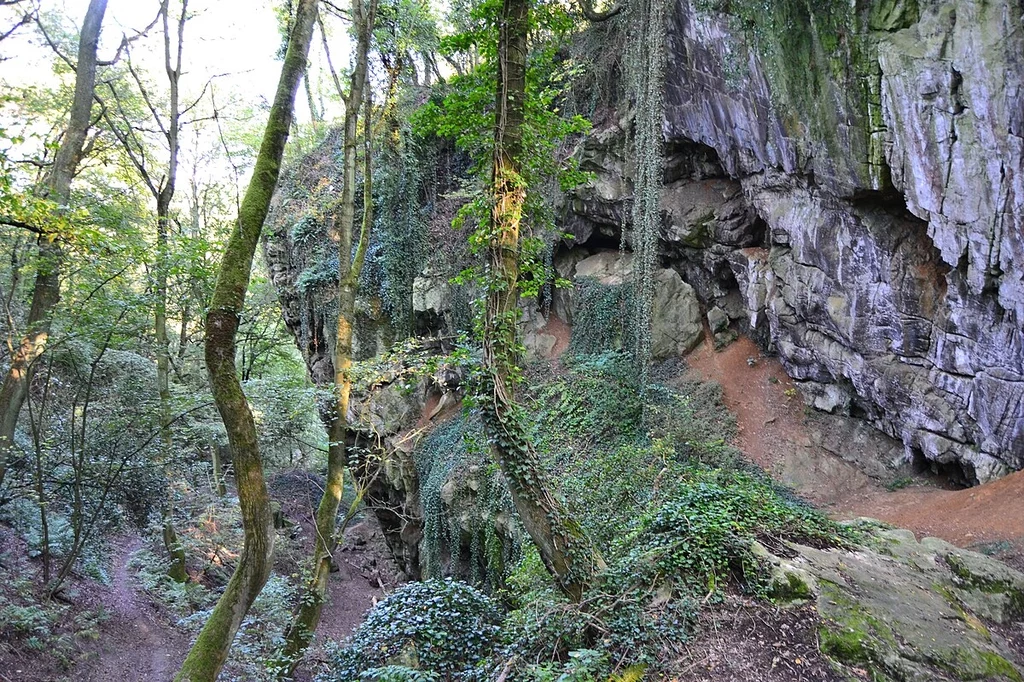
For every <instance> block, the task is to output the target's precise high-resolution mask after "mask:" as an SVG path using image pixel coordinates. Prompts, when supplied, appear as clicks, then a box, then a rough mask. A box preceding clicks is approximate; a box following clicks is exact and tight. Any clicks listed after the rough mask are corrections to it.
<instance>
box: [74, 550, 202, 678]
mask: <svg viewBox="0 0 1024 682" xmlns="http://www.w3.org/2000/svg"><path fill="white" fill-rule="evenodd" d="M142 544H143V543H142V540H141V539H140V538H139V537H138V536H134V535H133V536H128V537H125V538H122V539H120V540H119V541H117V542H116V543H115V548H116V554H115V556H114V568H113V572H112V578H113V580H112V582H111V586H110V588H109V593H108V594H105V595H102V597H101V601H102V603H103V604H104V605H105V606H106V607H107V608H108V609H109V610H110V620H108V621H106V622H105V623H104V624H103V626H102V634H101V637H100V639H99V649H98V650H97V652H96V653H97V655H98V659H97V660H96V661H95V662H94V663H93V664H92V665H91V666H88V667H87V669H85V670H81V671H77V672H76V675H75V678H74V679H76V680H80V681H81V682H112V681H114V680H117V681H118V682H122V681H123V682H167V680H170V679H171V678H172V677H173V676H174V673H175V672H176V671H177V669H178V666H179V665H180V664H181V661H182V660H183V659H184V657H185V653H186V652H187V650H188V641H186V639H185V637H184V636H183V635H182V634H181V633H180V632H177V631H176V630H174V629H173V628H172V627H171V626H170V625H167V624H165V623H163V622H162V621H161V620H160V618H159V616H158V613H159V612H158V610H157V609H156V607H155V606H154V605H153V604H152V603H151V602H150V601H149V599H148V598H147V597H146V596H145V595H144V594H142V593H140V592H139V591H138V590H136V589H135V577H134V576H133V575H132V573H131V572H130V571H129V570H128V560H129V559H130V558H131V556H132V554H133V553H135V552H136V551H137V550H138V549H139V548H141V547H142Z"/></svg>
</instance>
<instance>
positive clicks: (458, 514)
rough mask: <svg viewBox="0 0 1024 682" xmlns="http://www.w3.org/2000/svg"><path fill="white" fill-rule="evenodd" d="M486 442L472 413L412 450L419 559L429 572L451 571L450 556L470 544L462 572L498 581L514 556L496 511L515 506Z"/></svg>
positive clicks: (507, 513)
mask: <svg viewBox="0 0 1024 682" xmlns="http://www.w3.org/2000/svg"><path fill="white" fill-rule="evenodd" d="M485 442H486V437H485V436H484V432H483V426H482V424H481V423H480V421H479V419H478V418H477V417H475V416H473V417H469V418H467V419H454V420H452V421H449V422H447V423H445V424H443V425H441V426H439V427H438V428H436V429H435V430H434V431H433V432H432V433H431V434H430V435H429V436H427V437H426V438H425V439H424V440H423V442H422V443H421V444H420V446H419V447H418V448H417V450H416V468H417V472H418V475H419V480H420V499H421V500H422V504H423V544H422V546H421V557H422V558H421V561H422V564H423V572H424V574H425V575H427V576H431V577H440V576H441V575H444V574H445V573H446V572H448V573H451V572H452V571H453V570H454V569H455V568H456V567H455V566H453V565H452V562H451V561H450V560H451V559H452V558H456V559H457V558H458V557H459V556H460V554H461V552H462V549H463V545H464V544H468V550H469V565H468V569H469V572H468V574H465V575H462V576H460V577H462V578H464V579H466V580H471V581H473V582H475V583H477V584H483V583H485V582H489V583H490V584H491V585H498V584H501V582H502V580H503V577H504V576H503V573H504V567H505V565H506V564H508V563H510V562H511V561H513V560H514V557H515V556H516V555H517V552H518V547H517V546H515V543H513V542H511V541H512V540H513V538H510V537H506V536H504V535H502V534H501V531H499V528H498V527H497V526H496V520H497V518H498V517H499V515H504V516H505V517H506V518H507V517H509V516H510V515H512V514H513V513H514V511H513V510H514V508H515V507H514V505H513V504H512V499H511V496H510V495H509V492H508V486H507V485H506V484H505V479H504V477H503V476H502V475H501V472H500V470H499V469H498V467H497V466H495V465H493V464H491V463H490V462H489V457H488V456H487V451H486V447H485ZM446 486H447V487H449V491H448V499H447V500H446V499H445V493H444V489H445V487H446ZM502 530H504V531H505V532H507V529H502ZM466 537H468V543H464V538H466ZM445 559H449V562H447V571H446V570H445V569H446V561H445ZM485 570H486V574H485Z"/></svg>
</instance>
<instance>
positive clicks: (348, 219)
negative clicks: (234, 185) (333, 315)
mask: <svg viewBox="0 0 1024 682" xmlns="http://www.w3.org/2000/svg"><path fill="white" fill-rule="evenodd" d="M376 12H377V0H369V3H368V4H367V6H366V7H364V6H363V0H352V20H353V22H354V24H355V25H356V27H357V30H358V38H357V40H356V55H355V57H356V58H355V68H354V69H353V70H352V80H351V82H350V84H349V92H348V95H347V96H346V97H345V124H344V125H345V142H344V148H343V153H342V157H343V158H342V190H341V197H340V199H339V203H338V205H337V207H336V215H337V222H336V223H335V229H336V231H337V233H338V324H337V328H336V330H335V346H334V390H335V405H334V413H333V414H332V415H331V417H332V419H331V421H330V422H329V424H328V427H327V430H328V436H329V437H330V445H329V447H328V454H327V484H326V485H325V486H324V492H323V495H322V496H321V498H320V504H319V505H318V507H317V512H316V538H315V544H314V548H313V561H312V564H313V565H312V575H311V577H310V579H309V581H308V582H307V583H306V588H305V594H304V595H303V596H302V597H301V598H300V599H299V607H298V609H297V611H296V613H295V616H294V618H293V619H292V622H291V624H290V625H289V626H288V631H287V632H286V634H285V644H284V647H283V648H282V650H281V653H280V654H279V655H278V676H279V677H280V678H288V677H291V675H292V674H293V673H294V671H295V667H296V665H298V662H299V661H300V660H301V659H302V655H303V654H304V653H305V651H306V648H307V647H308V646H309V643H310V642H311V641H312V640H313V635H314V633H315V632H316V628H317V626H318V625H319V624H320V615H321V613H322V612H323V605H324V600H325V599H326V598H327V578H328V577H329V576H330V571H331V555H332V553H333V551H334V547H335V545H336V544H337V540H336V538H335V534H336V530H337V518H338V507H339V505H340V504H341V496H342V493H343V488H344V482H345V467H346V466H347V465H348V453H347V451H346V442H347V438H348V407H349V399H350V396H351V393H352V379H351V376H350V372H351V369H352V334H353V330H354V325H355V317H356V293H357V289H358V284H359V273H360V271H361V270H362V267H363V259H364V258H365V256H366V249H367V247H368V245H369V232H370V225H371V224H372V221H373V191H372V183H371V180H372V168H371V158H372V157H371V151H372V150H371V148H370V141H371V133H372V131H371V126H370V118H371V115H372V111H371V107H370V103H369V100H368V101H367V105H366V111H365V113H364V114H363V117H364V122H365V128H364V141H365V147H366V149H365V156H364V165H363V221H362V227H361V230H360V236H359V243H358V246H357V247H356V253H355V255H354V256H353V254H352V244H353V241H354V240H353V231H354V228H355V185H356V150H357V148H358V123H359V110H360V105H361V104H362V101H363V93H364V91H365V89H366V87H367V65H368V64H367V63H368V61H369V54H370V42H371V40H372V37H373V26H374V20H375V16H376Z"/></svg>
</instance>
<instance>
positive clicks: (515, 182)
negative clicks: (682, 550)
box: [482, 0, 603, 601]
mask: <svg viewBox="0 0 1024 682" xmlns="http://www.w3.org/2000/svg"><path fill="white" fill-rule="evenodd" d="M529 2H530V0H504V4H503V6H502V12H501V21H500V37H499V44H498V91H497V101H496V117H495V128H494V168H493V176H492V182H493V191H494V208H493V209H492V211H491V236H490V243H489V246H488V260H489V263H490V273H489V275H488V276H489V280H488V281H487V283H486V286H487V318H486V320H485V324H484V363H485V365H486V368H487V370H488V380H487V383H488V385H486V386H485V387H484V389H485V391H487V392H489V393H490V395H487V396H485V397H484V400H483V406H482V412H483V419H484V427H485V429H486V430H487V435H488V439H489V440H490V442H491V443H492V444H493V445H492V447H493V449H494V453H495V455H496V457H497V459H498V462H499V464H500V465H501V470H502V471H503V472H504V474H505V477H506V479H507V480H508V483H509V487H510V489H511V492H512V500H513V502H514V503H515V505H516V509H517V510H518V512H519V516H520V518H521V519H522V522H523V526H525V528H526V531H527V532H528V533H529V534H530V537H531V538H532V539H533V542H534V544H536V545H537V549H538V550H539V551H540V556H541V559H542V560H543V561H544V565H545V566H546V567H547V569H548V571H550V572H551V574H552V576H553V577H554V578H555V581H556V582H557V583H558V586H559V587H560V588H561V589H562V590H563V591H564V592H565V593H566V594H567V595H569V597H571V598H572V599H574V600H576V601H579V600H580V599H581V598H582V595H583V592H584V590H585V588H586V585H587V583H588V582H589V581H590V580H591V579H592V577H593V574H594V572H595V570H596V569H598V568H600V567H601V566H603V562H602V560H601V557H600V556H599V555H598V554H597V553H596V552H595V550H594V548H593V546H592V545H591V544H590V542H589V541H588V539H587V538H586V536H585V534H584V533H583V531H582V529H581V528H580V527H579V525H578V524H576V523H575V522H574V521H572V519H570V518H568V517H567V515H566V512H565V510H564V509H563V508H562V505H561V504H560V503H559V501H558V499H557V498H556V497H555V496H554V494H552V492H551V491H552V484H551V482H550V480H549V478H548V476H547V473H546V472H545V471H544V469H543V467H542V466H541V464H540V459H539V458H538V457H537V453H536V451H535V450H534V448H533V444H532V443H530V441H529V439H528V437H527V435H526V429H525V428H524V425H523V415H522V412H521V409H520V408H519V407H518V406H517V405H516V402H515V393H514V390H515V383H516V380H517V373H518V369H517V363H518V360H519V358H517V357H516V351H515V349H516V348H517V347H518V345H519V344H518V343H517V336H518V321H519V307H518V279H519V228H520V221H521V220H522V215H523V205H524V203H525V201H526V184H525V181H524V179H523V177H522V164H521V161H520V158H519V157H520V154H521V153H522V128H523V111H524V108H523V104H524V99H525V95H526V55H527V34H528V31H529V9H530V6H529Z"/></svg>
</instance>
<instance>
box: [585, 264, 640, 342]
mask: <svg viewBox="0 0 1024 682" xmlns="http://www.w3.org/2000/svg"><path fill="white" fill-rule="evenodd" d="M574 296H575V302H576V306H575V308H574V312H573V325H572V337H571V339H570V341H569V352H570V353H572V354H573V355H594V354H597V353H602V352H605V351H615V350H622V349H624V348H630V347H631V346H632V343H633V341H634V339H635V336H636V332H635V330H634V328H633V325H634V324H635V323H636V319H635V318H634V315H633V309H634V301H635V299H636V292H635V290H634V288H633V287H631V286H629V285H627V284H620V285H609V284H602V283H601V282H599V281H597V280H595V279H592V278H588V277H580V278H577V280H576V283H575V292H574Z"/></svg>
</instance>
